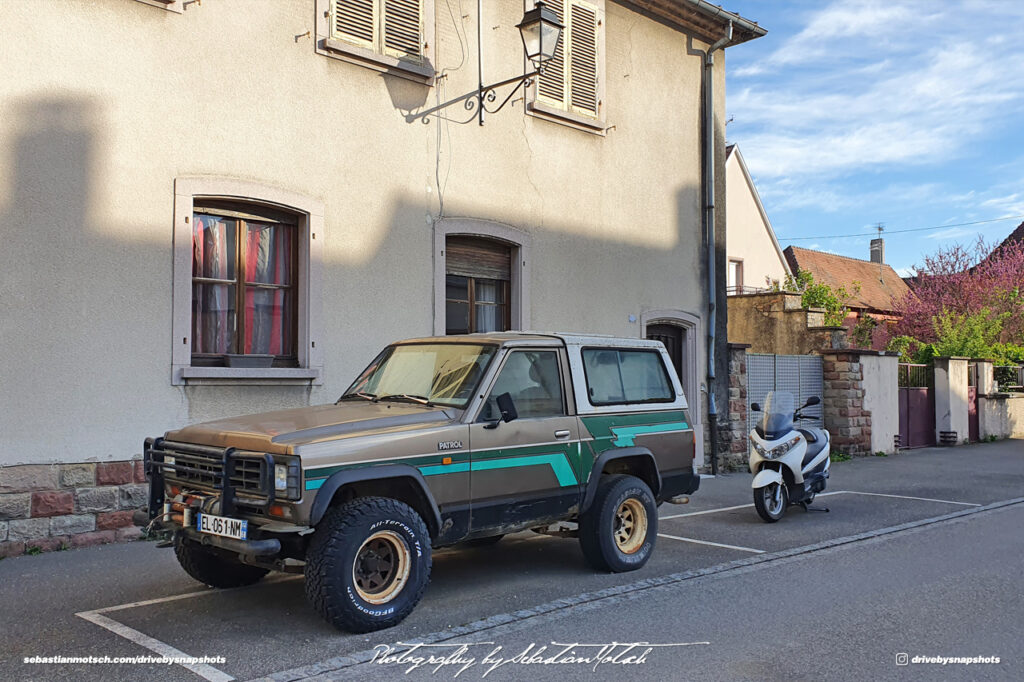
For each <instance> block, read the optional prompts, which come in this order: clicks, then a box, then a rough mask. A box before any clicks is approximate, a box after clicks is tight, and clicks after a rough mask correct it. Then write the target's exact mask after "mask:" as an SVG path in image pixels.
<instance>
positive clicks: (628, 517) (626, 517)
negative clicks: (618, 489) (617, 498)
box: [615, 497, 647, 554]
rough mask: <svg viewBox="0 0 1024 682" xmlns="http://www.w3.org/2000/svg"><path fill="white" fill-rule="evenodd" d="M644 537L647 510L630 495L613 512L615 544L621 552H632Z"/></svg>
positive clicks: (645, 533) (645, 536)
mask: <svg viewBox="0 0 1024 682" xmlns="http://www.w3.org/2000/svg"><path fill="white" fill-rule="evenodd" d="M646 539H647V510H646V509H644V505H643V504H642V503H641V502H640V500H638V499H636V498H632V497H631V498H629V499H628V500H626V501H625V502H623V503H622V504H620V505H619V508H618V509H617V510H616V512H615V544H616V545H617V546H618V548H619V551H620V552H622V553H623V554H632V553H634V552H636V551H637V550H638V549H640V547H641V546H643V544H644V540H646Z"/></svg>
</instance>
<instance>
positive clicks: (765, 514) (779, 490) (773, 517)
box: [754, 483, 789, 523]
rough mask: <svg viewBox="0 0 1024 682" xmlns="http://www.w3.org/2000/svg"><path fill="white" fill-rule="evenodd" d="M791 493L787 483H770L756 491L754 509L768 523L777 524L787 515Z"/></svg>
mask: <svg viewBox="0 0 1024 682" xmlns="http://www.w3.org/2000/svg"><path fill="white" fill-rule="evenodd" d="M788 505H789V492H788V491H787V490H786V484H785V483H769V484H768V485H766V486H764V487H763V488H755V489H754V509H756V510H757V513H758V515H759V516H760V517H761V518H762V519H764V520H765V522H766V523H775V522H776V521H778V520H779V519H781V518H782V515H783V514H785V513H786V507H787V506H788Z"/></svg>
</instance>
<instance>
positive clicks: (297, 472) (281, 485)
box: [274, 457, 302, 500]
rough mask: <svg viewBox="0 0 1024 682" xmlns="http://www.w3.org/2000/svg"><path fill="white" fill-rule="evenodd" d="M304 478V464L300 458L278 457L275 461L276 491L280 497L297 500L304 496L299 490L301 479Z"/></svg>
mask: <svg viewBox="0 0 1024 682" xmlns="http://www.w3.org/2000/svg"><path fill="white" fill-rule="evenodd" d="M301 478H302V465H301V464H300V462H299V458H298V457H295V458H292V457H287V458H285V457H278V458H277V459H276V461H275V463H274V492H275V493H277V495H278V497H283V498H286V499H289V500H297V499H299V498H301V497H302V492H301V491H300V490H299V479H301Z"/></svg>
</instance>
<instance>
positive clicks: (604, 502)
mask: <svg viewBox="0 0 1024 682" xmlns="http://www.w3.org/2000/svg"><path fill="white" fill-rule="evenodd" d="M624 516H625V517H627V518H629V517H631V518H632V519H633V521H632V523H633V524H634V525H633V527H634V528H635V533H639V534H640V535H629V534H628V533H626V534H625V540H626V541H625V542H623V539H624V532H623V531H624V527H623V520H624ZM641 524H642V526H643V527H640V526H641ZM579 534H580V547H581V548H582V549H583V556H584V557H585V558H586V559H587V561H588V562H589V563H590V565H591V566H593V567H594V568H596V569H597V570H599V571H610V572H613V573H623V572H625V571H635V570H637V569H638V568H642V567H643V565H644V564H646V563H647V560H648V559H650V558H651V553H652V552H653V551H654V544H655V540H656V538H657V537H658V506H657V504H656V503H655V501H654V494H653V493H652V492H651V489H650V487H649V486H648V485H647V484H646V483H644V482H643V481H642V480H640V479H639V478H637V477H635V476H628V475H623V474H617V475H614V476H604V477H602V479H601V481H600V483H599V484H598V488H597V494H596V495H595V496H594V500H593V502H592V503H591V505H590V507H589V508H588V509H587V511H585V512H584V513H583V514H582V515H581V516H580V529H579ZM624 550H625V551H624Z"/></svg>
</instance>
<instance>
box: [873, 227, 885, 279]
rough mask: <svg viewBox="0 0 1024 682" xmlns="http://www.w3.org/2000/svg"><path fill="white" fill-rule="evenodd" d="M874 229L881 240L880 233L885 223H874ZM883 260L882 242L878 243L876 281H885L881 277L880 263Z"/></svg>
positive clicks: (883, 230) (883, 248)
mask: <svg viewBox="0 0 1024 682" xmlns="http://www.w3.org/2000/svg"><path fill="white" fill-rule="evenodd" d="M875 229H876V230H878V239H879V240H880V241H881V239H882V233H883V232H885V223H875ZM884 261H885V247H884V246H883V245H882V244H879V245H878V281H879V282H883V283H884V282H885V279H884V278H883V277H882V263H883V262H884Z"/></svg>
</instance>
